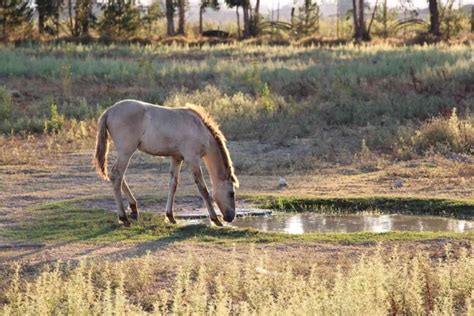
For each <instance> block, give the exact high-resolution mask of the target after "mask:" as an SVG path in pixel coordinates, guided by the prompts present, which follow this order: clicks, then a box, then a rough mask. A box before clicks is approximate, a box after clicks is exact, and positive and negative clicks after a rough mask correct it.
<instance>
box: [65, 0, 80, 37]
mask: <svg viewBox="0 0 474 316" xmlns="http://www.w3.org/2000/svg"><path fill="white" fill-rule="evenodd" d="M78 2H79V1H76V6H78V5H79V4H78ZM67 13H68V14H69V31H70V32H71V36H77V34H76V32H75V29H74V21H73V16H72V0H68V1H67ZM76 15H77V11H76Z"/></svg>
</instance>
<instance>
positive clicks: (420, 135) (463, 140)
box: [413, 108, 474, 153]
mask: <svg viewBox="0 0 474 316" xmlns="http://www.w3.org/2000/svg"><path fill="white" fill-rule="evenodd" d="M413 146H414V149H415V150H416V151H417V152H418V153H426V152H428V151H434V152H436V153H446V152H456V153H470V152H472V151H473V148H474V127H473V126H472V125H471V123H470V122H468V121H467V120H465V121H462V120H459V118H458V116H457V114H456V108H454V109H453V111H452V113H451V116H450V117H449V118H445V117H442V116H439V117H435V118H432V119H430V120H429V121H428V122H426V123H424V124H423V125H422V126H421V127H420V129H419V130H418V131H416V133H415V136H414V137H413Z"/></svg>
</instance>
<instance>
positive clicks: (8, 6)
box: [0, 0, 33, 37]
mask: <svg viewBox="0 0 474 316" xmlns="http://www.w3.org/2000/svg"><path fill="white" fill-rule="evenodd" d="M32 17H33V9H32V8H31V7H30V1H28V0H4V1H0V27H1V30H2V31H1V34H2V36H3V37H5V36H8V35H11V34H12V33H15V32H18V29H19V28H20V27H21V26H23V25H25V24H28V23H29V22H30V21H31V19H32Z"/></svg>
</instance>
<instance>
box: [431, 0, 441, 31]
mask: <svg viewBox="0 0 474 316" xmlns="http://www.w3.org/2000/svg"><path fill="white" fill-rule="evenodd" d="M429 9H430V34H432V35H434V36H441V32H440V30H439V10H438V1H437V0H429Z"/></svg>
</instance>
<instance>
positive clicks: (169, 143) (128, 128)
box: [107, 100, 208, 156]
mask: <svg viewBox="0 0 474 316" xmlns="http://www.w3.org/2000/svg"><path fill="white" fill-rule="evenodd" d="M107 115H108V117H107V127H108V129H109V133H110V135H111V137H112V139H113V140H114V143H115V145H116V147H117V149H119V148H120V149H122V150H125V151H134V150H136V149H137V148H138V149H140V150H142V151H144V152H147V153H149V154H152V155H160V156H184V155H185V154H186V152H187V151H204V150H205V148H204V147H206V145H207V144H208V132H207V129H206V128H205V126H204V125H203V124H202V121H201V120H200V119H199V118H198V117H197V116H196V115H194V114H193V113H191V112H190V111H187V110H184V109H176V108H168V107H163V106H158V105H153V104H150V103H146V102H141V101H136V100H123V101H120V102H118V103H116V104H115V105H113V106H112V107H111V108H110V109H109V110H108V113H107Z"/></svg>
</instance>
